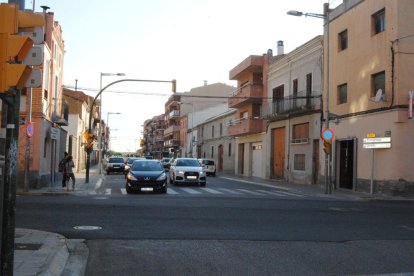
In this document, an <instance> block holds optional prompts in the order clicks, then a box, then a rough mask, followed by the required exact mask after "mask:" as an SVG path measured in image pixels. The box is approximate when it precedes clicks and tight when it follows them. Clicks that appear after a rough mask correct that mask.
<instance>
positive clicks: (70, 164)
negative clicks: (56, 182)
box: [65, 155, 76, 191]
mask: <svg viewBox="0 0 414 276" xmlns="http://www.w3.org/2000/svg"><path fill="white" fill-rule="evenodd" d="M74 167H75V163H73V157H72V155H69V156H68V160H67V161H66V164H65V168H66V181H67V185H68V190H69V180H70V179H72V191H74V190H75V182H76V180H75V174H74V173H73V168H74Z"/></svg>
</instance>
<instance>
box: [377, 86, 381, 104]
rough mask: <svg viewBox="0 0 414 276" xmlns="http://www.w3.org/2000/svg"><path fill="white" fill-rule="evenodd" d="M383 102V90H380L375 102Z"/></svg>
mask: <svg viewBox="0 0 414 276" xmlns="http://www.w3.org/2000/svg"><path fill="white" fill-rule="evenodd" d="M381 100H382V89H381V88H380V89H378V90H377V93H376V94H375V102H376V103H379V102H380V101H381Z"/></svg>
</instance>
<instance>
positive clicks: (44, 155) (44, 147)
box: [43, 138, 47, 158]
mask: <svg viewBox="0 0 414 276" xmlns="http://www.w3.org/2000/svg"><path fill="white" fill-rule="evenodd" d="M46 146H47V138H45V140H44V144H43V158H46V154H47V147H46Z"/></svg>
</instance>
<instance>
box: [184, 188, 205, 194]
mask: <svg viewBox="0 0 414 276" xmlns="http://www.w3.org/2000/svg"><path fill="white" fill-rule="evenodd" d="M180 189H181V190H183V191H185V192H187V193H189V194H201V192H199V191H196V190H194V189H190V188H180Z"/></svg>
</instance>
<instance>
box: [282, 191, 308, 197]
mask: <svg viewBox="0 0 414 276" xmlns="http://www.w3.org/2000/svg"><path fill="white" fill-rule="evenodd" d="M278 193H281V194H284V195H288V196H296V197H305V196H304V195H299V194H294V193H289V192H282V191H278Z"/></svg>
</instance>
